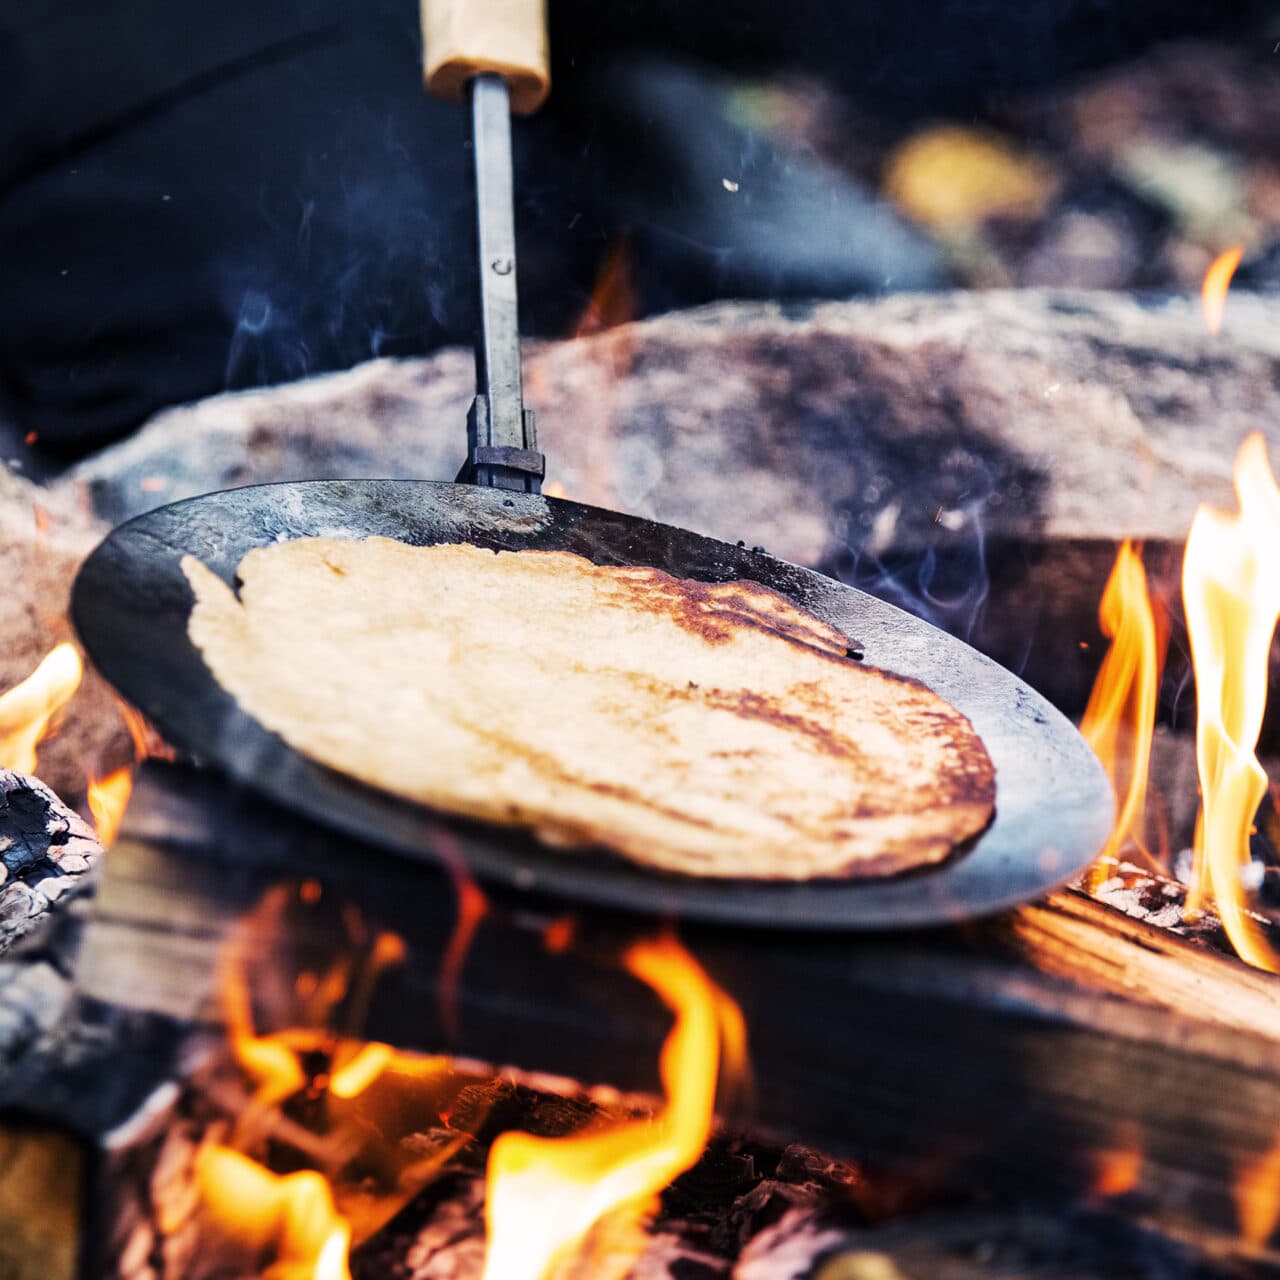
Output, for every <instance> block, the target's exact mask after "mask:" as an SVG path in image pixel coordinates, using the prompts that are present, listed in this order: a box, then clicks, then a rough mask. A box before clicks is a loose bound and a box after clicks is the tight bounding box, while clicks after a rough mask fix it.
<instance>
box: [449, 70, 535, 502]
mask: <svg viewBox="0 0 1280 1280" xmlns="http://www.w3.org/2000/svg"><path fill="white" fill-rule="evenodd" d="M471 125H472V143H473V148H474V158H475V175H476V224H477V232H478V237H477V238H478V242H479V251H480V258H479V267H480V332H479V336H478V339H477V342H476V393H477V394H476V404H475V406H474V408H473V411H472V419H473V421H472V423H471V429H470V431H469V438H470V445H471V456H470V458H469V459H468V466H467V467H466V468H464V471H465V472H466V473H467V474H468V478H469V479H472V480H473V481H474V482H475V483H477V484H487V485H496V486H498V487H500V488H506V489H520V490H525V491H528V492H534V493H536V492H538V489H539V487H540V482H541V475H542V459H541V455H539V454H538V453H537V447H538V446H537V438H536V434H535V431H534V425H533V415H532V413H530V412H528V411H527V410H526V409H525V407H524V393H523V388H522V386H521V380H520V330H519V320H518V316H517V306H516V232H515V201H514V195H513V189H512V188H513V181H512V160H511V108H510V103H509V100H508V91H507V85H506V82H505V81H504V80H503V79H502V77H501V76H496V75H480V76H476V77H475V79H474V80H472V81H471Z"/></svg>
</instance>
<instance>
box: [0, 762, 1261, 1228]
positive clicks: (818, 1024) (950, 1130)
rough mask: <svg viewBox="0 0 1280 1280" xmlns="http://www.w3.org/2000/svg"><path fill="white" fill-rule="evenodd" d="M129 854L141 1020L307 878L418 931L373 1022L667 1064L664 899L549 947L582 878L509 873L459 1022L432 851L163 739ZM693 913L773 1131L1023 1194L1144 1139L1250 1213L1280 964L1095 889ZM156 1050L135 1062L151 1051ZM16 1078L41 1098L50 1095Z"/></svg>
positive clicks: (478, 1043)
mask: <svg viewBox="0 0 1280 1280" xmlns="http://www.w3.org/2000/svg"><path fill="white" fill-rule="evenodd" d="M108 872H109V874H108V875H107V876H106V878H105V880H104V882H103V885H102V887H101V889H100V892H99V897H98V901H97V903H96V910H95V918H94V920H93V922H92V925H91V927H90V929H89V931H88V936H87V938H86V943H85V948H84V951H83V954H82V959H81V966H80V971H79V979H80V986H81V991H82V999H84V1000H85V1001H87V1002H89V1007H91V1008H93V1009H96V1010H97V1011H98V1016H99V1019H100V1020H101V1019H102V1018H104V1017H108V1015H110V1016H109V1018H108V1020H110V1018H115V1019H117V1020H120V1019H123V1018H124V1011H126V1010H128V1011H132V1012H130V1013H129V1015H128V1016H129V1017H130V1018H132V1019H134V1022H135V1024H137V1023H138V1020H139V1019H140V1020H141V1021H142V1022H144V1023H145V1022H147V1021H148V1020H150V1021H151V1022H152V1023H153V1024H154V1023H157V1022H158V1023H162V1024H165V1025H171V1026H174V1027H181V1026H191V1025H206V1026H210V1027H214V1026H216V1023H217V1007H216V1000H215V992H214V977H213V969H214V961H215V957H216V955H217V953H218V950H219V947H220V945H222V943H223V940H224V939H225V937H226V932H227V930H228V929H229V928H230V927H231V926H232V925H233V924H234V923H235V921H237V920H238V919H240V918H241V917H242V915H243V913H244V912H245V911H246V910H248V909H249V908H250V907H251V906H252V905H253V904H254V903H255V901H256V900H257V899H258V897H259V896H260V895H261V893H262V892H263V890H264V889H266V888H267V887H269V886H271V885H273V884H276V883H278V882H280V881H282V880H286V881H287V880H291V879H309V880H315V881H317V882H318V883H321V884H323V885H324V886H325V887H326V896H327V897H329V898H331V899H332V900H333V901H335V902H348V901H349V902H353V903H356V904H358V905H359V906H360V908H361V910H362V911H363V912H364V914H365V916H366V917H367V919H368V920H369V921H370V922H371V923H372V924H373V925H376V926H377V927H378V928H386V929H392V930H395V931H396V932H398V933H400V934H401V936H402V937H403V938H405V939H406V941H407V942H408V944H409V957H408V963H407V964H406V966H405V967H404V968H403V969H402V970H399V971H397V972H396V973H394V974H391V975H389V976H388V978H387V979H386V980H385V981H384V983H383V986H382V988H381V990H380V992H379V994H378V996H377V998H375V999H374V1001H373V1002H372V1004H371V1006H370V1008H369V1014H368V1020H367V1024H366V1026H365V1034H367V1035H368V1036H369V1037H370V1038H376V1039H382V1040H386V1041H389V1042H392V1043H395V1044H397V1045H400V1046H402V1047H405V1048H420V1049H424V1050H426V1051H430V1052H439V1051H442V1050H445V1051H454V1052H460V1053H464V1054H466V1055H467V1056H469V1057H474V1058H477V1059H480V1060H482V1061H487V1062H494V1063H514V1064H517V1065H519V1066H521V1067H523V1068H526V1069H536V1070H541V1071H550V1072H555V1073H557V1074H560V1075H563V1076H567V1077H571V1078H574V1079H578V1080H582V1081H585V1082H593V1081H598V1082H607V1083H609V1084H612V1085H614V1086H617V1087H620V1088H624V1089H635V1090H640V1091H645V1090H652V1089H653V1088H654V1087H655V1085H656V1078H655V1074H654V1071H655V1063H656V1058H657V1050H658V1046H659V1044H660V1043H661V1039H662V1036H663V1034H664V1033H665V1028H666V1025H667V1020H666V1018H665V1017H664V1015H663V1013H662V1011H661V1009H660V1008H659V1007H658V1005H657V1002H656V1001H655V1000H654V999H653V997H652V996H651V995H650V994H649V993H648V992H646V991H645V990H643V989H642V988H640V987H639V985H638V984H635V983H632V982H630V981H628V980H624V979H623V978H622V977H621V976H620V974H619V971H618V970H617V968H616V967H615V965H614V964H613V963H612V958H613V957H614V956H616V954H617V951H618V948H619V947H620V946H622V945H624V944H625V942H626V941H627V940H629V939H630V938H632V937H633V936H635V935H636V934H637V933H644V932H647V931H651V930H652V929H654V928H655V927H656V925H655V923H654V922H651V921H647V920H642V919H635V918H630V917H624V916H619V915H613V914H609V913H604V912H599V911H586V910H580V911H575V915H576V918H577V922H578V931H577V942H576V944H575V946H574V947H572V948H571V949H570V950H569V951H568V952H566V953H564V954H550V953H549V952H548V951H547V950H546V948H545V947H544V944H543V940H542V931H543V929H544V928H545V926H546V925H547V923H548V921H550V920H552V919H553V918H556V917H559V916H560V915H561V914H562V913H563V912H564V911H565V910H566V907H567V904H564V903H558V902H550V901H545V900H539V899H534V898H530V897H529V896H527V895H520V894H511V893H508V892H501V891H498V890H492V891H490V892H489V896H490V909H489V912H488V914H487V916H486V917H485V919H484V921H483V922H482V923H481V925H480V927H479V930H478V932H477V934H476V937H475V940H474V943H473V945H472V948H471V951H470V952H469V954H468V956H467V959H466V964H465V967H464V969H463V971H462V975H461V980H460V983H459V986H458V989H457V991H456V993H455V996H456V1008H457V1013H458V1021H459V1025H460V1027H461V1039H460V1040H459V1041H458V1042H456V1043H454V1042H451V1041H450V1038H449V1035H448V1033H447V1031H446V1026H447V1025H448V1021H449V1020H448V1019H445V1018H442V1017H441V1012H440V995H441V989H440V982H441V963H442V957H443V955H444V953H445V950H446V948H447V944H448V939H449V937H450V934H451V932H452V928H453V923H454V889H453V887H452V886H451V884H450V882H449V880H448V878H447V877H445V876H443V875H441V874H439V873H438V872H437V871H435V870H434V869H433V868H431V867H430V866H428V865H426V864H419V863H416V862H412V861H409V860H405V859H399V858H395V857H392V856H390V855H387V854H384V853H382V852H380V851H378V850H375V849H372V848H365V847H363V846H359V845H356V844H355V843H354V842H352V841H350V840H346V839H343V838H341V837H335V836H334V835H332V834H331V833H328V832H324V831H321V830H318V829H315V828H312V827H309V826H308V825H307V824H305V823H301V822H299V821H298V820H297V819H295V818H292V817H284V816H282V815H281V814H279V813H278V812H277V811H275V810H273V809H271V808H270V807H269V806H266V805H264V804H262V803H261V802H259V801H256V800H254V799H252V798H250V797H248V796H246V795H243V794H238V793H233V792H229V791H227V790H226V788H225V787H223V785H222V784H220V783H216V782H215V781H214V780H213V779H212V778H210V777H208V776H206V775H196V776H193V775H190V774H188V773H187V772H185V771H181V770H178V769H176V768H174V767H173V766H165V765H158V764H153V765H148V766H147V767H146V768H145V769H144V771H143V774H142V777H141V780H140V785H139V788H138V791H137V792H136V801H135V807H134V808H133V809H131V811H130V815H129V819H128V822H127V826H126V831H125V832H124V834H123V835H122V838H121V840H120V842H119V843H118V844H117V845H116V846H115V847H114V848H113V850H112V853H111V857H110V859H109V860H108ZM570 909H572V908H570ZM681 934H682V937H683V938H684V940H685V942H686V944H687V945H688V946H689V947H690V949H691V950H692V951H693V952H694V954H695V955H697V957H698V958H699V959H700V960H701V961H702V963H703V964H704V965H705V966H706V967H707V969H708V970H709V972H710V973H711V974H712V976H713V977H714V978H715V979H716V980H717V981H719V982H720V983H721V984H722V985H723V986H724V987H725V988H726V990H728V991H729V992H730V993H731V994H732V995H733V996H734V997H735V998H736V999H737V1000H738V1001H739V1002H740V1003H741V1005H742V1007H743V1011H744V1013H745V1016H746V1020H747V1025H748V1026H749V1028H750V1029H751V1035H752V1056H753V1066H754V1070H755V1077H756V1086H757V1087H756V1092H755V1102H754V1106H753V1108H752V1109H751V1111H750V1116H749V1118H750V1122H751V1124H752V1125H753V1126H754V1127H755V1128H756V1129H757V1130H758V1131H761V1132H763V1133H766V1134H770V1133H771V1134H775V1135H778V1136H779V1137H780V1138H782V1139H787V1138H790V1139H795V1140H799V1141H802V1142H805V1143H807V1144H809V1145H812V1146H816V1147H821V1148H823V1149H827V1150H831V1151H833V1152H835V1153H836V1154H838V1155H842V1156H845V1157H848V1158H850V1159H852V1160H854V1161H856V1162H859V1163H863V1164H866V1165H867V1166H871V1167H876V1168H882V1169H885V1170H888V1171H890V1172H893V1173H895V1174H897V1175H899V1176H901V1177H904V1178H907V1179H909V1180H918V1181H922V1182H924V1183H926V1184H928V1185H930V1186H937V1187H940V1188H942V1189H943V1190H944V1191H945V1190H948V1189H951V1190H956V1189H961V1190H963V1189H966V1188H971V1187H973V1186H975V1185H976V1186H982V1187H984V1188H986V1189H988V1190H989V1191H990V1192H991V1193H992V1194H993V1195H1002V1196H1013V1197H1019V1198H1024V1197H1027V1196H1046V1197H1051V1198H1052V1197H1063V1196H1067V1197H1075V1198H1078V1197H1081V1196H1087V1195H1089V1194H1090V1193H1091V1191H1092V1190H1093V1189H1094V1188H1096V1186H1097V1185H1099V1182H1100V1179H1102V1177H1103V1173H1104V1172H1105V1171H1106V1170H1107V1169H1108V1168H1110V1167H1111V1166H1112V1164H1113V1163H1114V1162H1115V1161H1116V1160H1117V1159H1118V1158H1120V1159H1122V1160H1123V1162H1124V1164H1125V1167H1126V1168H1128V1169H1130V1170H1131V1178H1132V1188H1131V1190H1132V1192H1133V1194H1134V1195H1135V1196H1136V1197H1138V1200H1139V1202H1140V1203H1141V1204H1142V1205H1143V1206H1144V1212H1146V1213H1147V1214H1149V1216H1151V1217H1152V1218H1153V1219H1155V1220H1158V1221H1160V1223H1161V1224H1162V1226H1163V1225H1170V1226H1176V1227H1179V1228H1185V1229H1186V1230H1188V1231H1191V1232H1219V1233H1224V1234H1229V1233H1231V1232H1233V1231H1235V1229H1236V1222H1237V1216H1236V1215H1237V1212H1238V1206H1237V1201H1236V1197H1235V1190H1234V1188H1235V1187H1236V1185H1237V1183H1239V1184H1240V1185H1241V1186H1245V1185H1246V1184H1247V1179H1242V1174H1244V1173H1247V1172H1248V1171H1249V1170H1251V1169H1256V1168H1257V1167H1258V1166H1259V1164H1260V1162H1263V1161H1264V1160H1265V1158H1266V1157H1267V1156H1268V1155H1269V1153H1270V1152H1271V1150H1272V1148H1273V1146H1274V1143H1275V1140H1276V1132H1275V1117H1276V1115H1278V1114H1280V1068H1277V1065H1276V1064H1277V1061H1278V1060H1280V1059H1278V1057H1277V1049H1278V1048H1280V1030H1278V1028H1280V1017H1278V1016H1277V1015H1280V985H1277V983H1276V982H1275V980H1273V979H1272V978H1270V977H1269V976H1268V975H1263V974H1258V973H1256V972H1254V971H1251V970H1247V969H1245V967H1244V966H1243V965H1240V964H1239V963H1238V962H1233V961H1231V960H1229V959H1227V958H1225V957H1223V956H1221V955H1218V954H1216V953H1214V952H1212V951H1211V950H1207V949H1204V948H1200V947H1197V946H1196V945H1195V944H1194V943H1192V942H1190V941H1188V940H1186V939H1183V938H1179V937H1178V936H1177V935H1173V934H1170V933H1168V932H1166V931H1163V930H1161V929H1159V928H1157V927H1155V926H1153V925H1150V924H1146V923H1143V922H1141V921H1137V920H1132V919H1130V918H1128V917H1126V916H1124V915H1123V914H1122V913H1120V912H1117V911H1114V910H1112V909H1110V908H1107V907H1106V906H1104V905H1101V904H1098V903H1095V902H1091V901H1089V900H1088V899H1086V898H1083V897H1082V896H1081V895H1078V894H1072V893H1067V894H1059V895H1056V896H1055V897H1053V898H1051V899H1049V900H1046V901H1045V902H1042V903H1039V904H1036V905H1034V906H1032V907H1028V908H1025V909H1023V910H1021V911H1017V912H1013V913H1011V914H1009V915H1007V916H1004V917H1001V918H999V919H996V920H993V921H990V922H987V923H980V924H970V925H967V926H964V927H962V928H956V929H951V930H936V931H928V932H925V931H919V932H911V933H902V934H898V935H893V936H889V935H885V936H842V935H834V934H780V933H763V932H755V933H750V932H744V931H741V930H735V929H731V928H725V927H711V926H704V925H695V924H686V925H684V926H682V929H681ZM340 941H341V939H340V935H339V932H338V931H337V930H336V929H331V928H329V927H328V926H326V925H324V924H323V921H317V922H314V923H312V924H310V925H307V924H305V923H302V922H300V923H298V924H297V926H296V929H295V933H294V936H292V937H291V939H290V944H291V946H293V947H294V948H296V950H297V952H298V954H300V955H304V956H305V955H311V956H324V955H326V954H332V951H333V949H334V947H335V946H337V945H339V944H340ZM270 945H272V942H271V940H269V939H268V940H264V941H263V946H266V947H269V946H270ZM104 1011H105V1012H104ZM139 1011H146V1012H145V1013H141V1012H139ZM153 1031H154V1026H153ZM54 1057H56V1053H55V1054H54ZM144 1059H145V1055H143V1054H138V1055H135V1058H134V1062H135V1068H128V1069H125V1070H124V1075H125V1076H126V1077H127V1076H129V1075H130V1074H131V1073H132V1071H133V1070H135V1069H137V1068H141V1069H142V1070H143V1074H144V1075H145V1074H146V1070H147V1069H146V1067H145V1061H144ZM151 1059H152V1061H153V1062H154V1061H158V1060H159V1058H158V1057H157V1055H156V1054H155V1052H154V1050H153V1051H152V1053H151ZM151 1071H152V1073H153V1074H154V1067H152V1068H151ZM29 1074H31V1073H29ZM33 1074H34V1075H35V1076H39V1075H40V1074H41V1072H40V1070H38V1069H37V1070H35V1071H34V1073H33ZM46 1074H47V1073H46ZM55 1074H56V1073H55ZM114 1074H115V1077H116V1078H117V1079H118V1078H120V1069H119V1068H117V1070H116V1072H115V1073H114ZM152 1083H153V1084H154V1081H153V1082H152ZM75 1093H76V1090H75V1088H67V1089H63V1090H62V1093H61V1094H60V1095H54V1096H55V1097H58V1098H60V1099H61V1101H60V1102H59V1105H60V1106H61V1107H62V1112H61V1114H63V1115H64V1116H66V1115H71V1116H76V1115H77V1114H79V1116H80V1118H81V1119H82V1120H84V1121H85V1122H86V1124H85V1126H84V1128H83V1129H82V1131H83V1132H88V1133H90V1134H91V1135H92V1134H93V1133H95V1132H96V1133H98V1134H99V1135H100V1134H101V1132H102V1123H103V1117H101V1116H99V1117H97V1118H96V1120H95V1118H94V1117H91V1116H86V1115H85V1114H84V1104H83V1100H82V1101H81V1104H80V1106H79V1109H78V1111H77V1107H76V1105H75V1104H74V1102H73V1101H72V1099H74V1096H75ZM9 1102H10V1105H11V1109H12V1107H13V1105H14V1103H15V1102H16V1103H17V1105H18V1106H19V1107H20V1108H21V1107H23V1106H25V1108H26V1113H27V1114H29V1112H30V1109H31V1107H32V1105H33V1104H34V1105H35V1109H36V1110H37V1112H38V1111H39V1109H40V1102H41V1099H40V1098H38V1097H34V1096H33V1095H32V1093H31V1091H28V1093H27V1095H26V1096H24V1097H23V1098H20V1099H14V1098H12V1097H11V1098H10V1099H9ZM45 1114H46V1115H47V1114H49V1112H48V1109H47V1108H46V1110H45ZM55 1114H57V1113H56V1112H55ZM727 1118H728V1119H729V1120H730V1121H731V1122H737V1121H739V1120H742V1119H744V1118H745V1116H744V1115H741V1114H738V1113H735V1112H733V1111H732V1110H731V1111H730V1112H729V1113H728V1115H727ZM94 1123H97V1125H98V1128H97V1129H96V1130H95V1129H94ZM120 1123H121V1121H120V1119H119V1118H117V1119H115V1120H114V1121H113V1122H112V1124H113V1125H114V1126H118V1125H119V1124H120ZM1248 1185H1253V1186H1255V1188H1260V1189H1256V1194H1258V1195H1263V1196H1265V1195H1266V1194H1268V1192H1267V1189H1266V1188H1265V1187H1261V1185H1260V1184H1258V1183H1257V1182H1256V1180H1255V1181H1254V1183H1252V1184H1248ZM1246 1194H1248V1193H1246Z"/></svg>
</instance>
